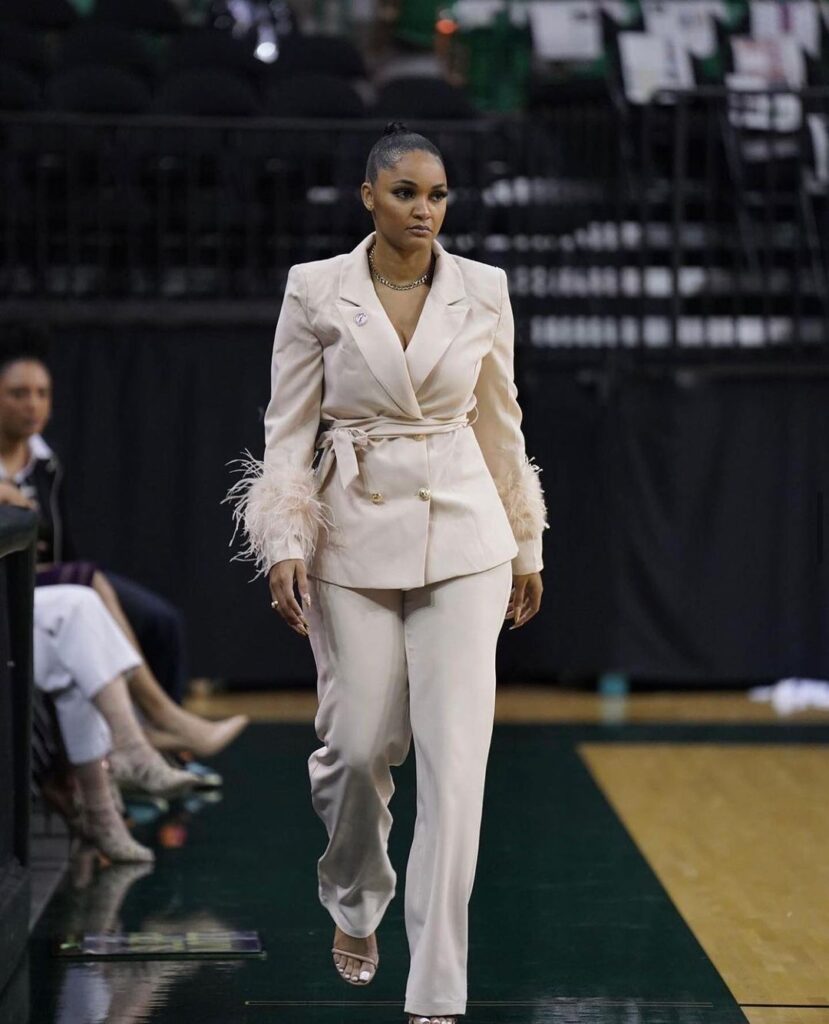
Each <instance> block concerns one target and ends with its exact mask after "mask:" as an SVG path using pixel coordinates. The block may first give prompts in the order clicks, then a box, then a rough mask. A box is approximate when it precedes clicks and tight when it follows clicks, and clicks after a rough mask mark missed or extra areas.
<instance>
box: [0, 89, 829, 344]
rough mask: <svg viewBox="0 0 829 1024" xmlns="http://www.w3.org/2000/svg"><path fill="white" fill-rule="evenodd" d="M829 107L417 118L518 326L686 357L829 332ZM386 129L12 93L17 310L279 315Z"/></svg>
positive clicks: (3, 125)
mask: <svg viewBox="0 0 829 1024" xmlns="http://www.w3.org/2000/svg"><path fill="white" fill-rule="evenodd" d="M666 101H669V102H666ZM793 104H794V106H793ZM797 106H799V108H800V118H799V120H798V118H797V116H796V110H795V107H797ZM764 111H765V113H764ZM827 119H829V90H825V89H824V90H819V89H814V90H807V91H805V92H802V93H799V94H797V95H796V96H792V95H791V94H789V95H788V96H785V95H783V94H780V93H779V92H774V93H772V92H769V93H767V94H764V93H755V94H734V93H728V92H726V91H725V90H717V89H706V90H695V91H694V92H693V93H687V94H683V93H674V94H671V95H670V96H668V95H667V94H662V95H659V96H657V97H655V98H654V100H653V101H652V102H651V103H650V104H647V105H645V106H642V107H633V106H627V105H620V106H616V107H614V106H613V105H612V104H611V103H610V102H609V100H607V101H605V100H601V99H599V100H596V99H592V100H585V101H583V102H571V103H568V104H567V105H563V106H562V107H561V108H559V109H556V110H555V111H554V112H552V113H551V114H550V115H549V116H545V117H543V118H536V119H527V118H518V117H503V118H496V119H486V120H483V119H482V120H478V121H472V122H446V121H444V122H434V123H426V122H423V123H420V124H418V125H417V126H416V127H417V128H418V129H419V130H422V131H423V132H424V133H425V134H427V135H428V136H429V137H431V138H432V139H434V141H435V142H436V143H437V144H438V146H440V148H441V149H442V151H443V152H444V154H445V157H446V162H447V172H448V180H449V184H450V191H451V193H452V195H451V200H450V204H449V209H448V212H447V218H446V223H445V229H444V232H443V235H442V239H443V240H444V241H445V244H446V245H447V247H448V248H449V249H450V250H452V251H454V252H457V253H458V254H460V255H464V256H469V257H472V258H475V259H482V260H485V261H487V262H490V263H495V264H498V265H500V266H503V267H505V268H506V269H507V271H508V273H509V276H510V284H511V294H512V297H513V303H514V306H515V311H516V318H517V322H518V324H519V328H520V340H521V342H522V343H524V344H527V345H530V346H531V347H532V348H534V349H535V350H537V351H538V352H539V354H544V355H546V354H551V355H553V354H554V355H555V356H566V355H568V354H571V355H572V354H575V355H576V356H577V357H578V358H579V359H584V358H589V357H590V354H591V353H601V352H603V351H606V350H608V349H625V350H630V351H634V352H642V353H645V354H653V355H655V356H659V355H662V354H673V353H677V352H681V353H683V354H685V355H687V356H688V357H693V356H694V354H696V353H703V354H709V355H710V353H711V352H718V353H719V352H725V351H736V352H743V351H746V350H759V349H764V350H775V351H776V350H780V349H781V348H785V349H786V351H787V352H791V351H796V352H811V351H815V350H817V349H820V350H825V349H826V347H827V345H829V300H827V277H826V273H827V266H829V253H828V252H827V245H829V241H828V240H829V220H827V217H829V214H827V193H828V192H829V184H828V183H827V178H828V177H829V172H827V170H826V168H827V164H829V155H827V153H824V152H823V150H822V149H821V146H822V142H821V139H822V137H823V136H822V135H821V132H822V131H823V126H824V125H825V123H826V122H827ZM381 131H382V124H381V123H379V122H376V121H362V120H355V121H330V122H324V121H323V122H320V121H316V122H296V121H287V120H273V119H250V120H234V121H224V120H214V119H208V118H200V119H198V120H194V119H173V118H151V117H130V118H118V119H116V118H104V117H97V116H96V117H90V116H81V115H77V116H75V115H52V114H38V115H33V114H25V115H23V114H19V115H17V114H2V115H0V174H1V175H2V178H0V180H2V182H3V189H2V194H0V238H2V253H0V294H2V295H3V296H4V297H5V299H6V300H7V302H6V310H7V313H6V315H11V314H9V313H8V310H11V311H12V313H13V314H14V315H15V316H18V315H20V313H21V311H23V312H25V311H27V310H28V311H30V312H34V313H39V314H40V315H49V316H56V317H66V316H69V315H80V314H79V311H81V312H82V313H83V315H84V316H87V317H88V316H95V310H100V311H102V312H101V315H102V316H103V315H104V314H105V315H106V316H107V317H110V318H112V317H130V316H136V317H139V316H140V317H141V318H143V319H146V318H147V317H152V316H153V314H154V312H155V313H157V314H158V316H159V319H160V320H163V319H164V318H165V317H166V316H167V313H168V312H169V309H170V306H171V304H172V303H175V304H176V311H177V315H179V316H182V315H183V316H188V315H189V316H192V317H194V318H199V317H203V318H206V319H210V320H213V318H214V316H215V310H216V307H217V304H222V307H223V309H224V310H225V311H226V314H227V316H228V317H231V318H232V317H234V316H238V317H240V318H244V319H246V320H250V319H261V320H262V321H263V322H268V323H271V322H272V320H273V316H274V310H275V308H276V306H277V304H278V297H279V295H280V292H281V287H282V284H283V282H284V278H285V275H286V273H287V270H288V267H289V266H290V265H291V264H293V263H296V262H301V261H304V260H310V259H318V258H322V257H326V256H329V255H332V254H334V253H336V252H342V251H347V250H349V249H351V248H352V247H353V246H354V244H356V242H357V241H358V240H359V239H360V238H361V237H363V235H365V234H366V233H367V232H368V231H369V230H370V229H371V222H370V220H369V218H368V216H367V214H366V212H365V211H364V210H363V208H362V204H361V202H360V198H359V185H360V182H361V181H362V180H363V175H364V167H365V157H366V154H367V152H368V150H369V148H370V146H371V144H372V143H373V141H374V140H375V139H376V138H377V137H378V135H379V134H380V132H381ZM67 299H71V300H73V301H72V302H70V303H67V302H66V301H65V300H67ZM8 300H11V302H9V301H8ZM107 300H109V301H107Z"/></svg>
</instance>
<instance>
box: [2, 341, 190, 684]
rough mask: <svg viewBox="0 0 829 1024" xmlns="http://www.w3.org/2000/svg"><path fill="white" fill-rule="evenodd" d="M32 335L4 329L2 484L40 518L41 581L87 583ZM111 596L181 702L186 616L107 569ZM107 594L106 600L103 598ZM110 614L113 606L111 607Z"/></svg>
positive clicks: (48, 386) (44, 374) (45, 374)
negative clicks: (78, 570)
mask: <svg viewBox="0 0 829 1024" xmlns="http://www.w3.org/2000/svg"><path fill="white" fill-rule="evenodd" d="M42 349H43V344H42V341H41V340H40V339H39V338H38V336H37V335H36V334H35V332H34V331H33V330H29V329H26V328H21V327H19V328H4V333H3V338H2V344H0V484H1V485H2V490H3V492H4V493H5V496H6V497H5V500H10V498H9V495H10V494H11V493H12V491H13V490H16V491H17V493H18V495H22V496H23V497H24V498H26V499H28V501H29V503H30V505H31V506H32V507H34V508H36V509H37V511H38V513H39V516H40V535H39V541H38V555H37V557H38V563H39V567H40V572H39V574H38V575H39V577H40V579H41V580H42V581H44V582H62V583H78V582H85V581H82V580H79V579H72V578H69V577H67V576H66V572H67V569H66V566H65V565H62V564H61V563H72V562H76V561H77V560H78V555H77V550H76V548H75V544H74V542H73V538H72V534H71V531H70V529H69V522H68V517H67V509H66V473H65V468H64V466H63V465H62V464H61V462H60V460H59V459H58V457H57V456H56V454H55V453H54V452H53V451H52V449H51V447H50V446H49V445H48V444H47V443H46V442H45V441H44V440H43V438H42V436H41V433H42V431H43V430H44V429H45V427H46V425H47V424H48V422H49V419H50V417H51V414H52V380H51V376H50V374H49V371H48V369H47V367H46V364H45V362H44V358H43V354H42ZM99 577H100V579H104V578H106V580H107V582H108V584H109V586H108V593H109V594H115V595H117V601H118V603H119V607H120V608H121V609H123V613H124V614H125V617H126V619H127V620H129V622H130V624H131V628H132V630H133V631H134V633H135V634H137V637H138V640H139V641H140V647H141V650H142V651H143V652H144V656H145V658H146V660H147V661H148V663H149V664H150V665H151V666H152V667H153V671H154V675H155V676H156V678H157V679H159V680H160V682H161V684H162V686H163V687H164V689H165V690H166V691H167V692H168V693H169V694H170V695H171V696H172V697H173V698H174V699H175V700H177V701H180V700H181V698H182V697H183V696H184V688H185V685H186V675H187V673H186V666H185V661H186V658H185V643H184V626H183V620H182V616H181V613H180V612H179V610H178V609H177V608H176V607H174V605H172V604H171V603H170V602H169V601H167V600H165V599H164V598H162V597H160V596H159V595H158V594H155V593H153V592H152V591H150V590H148V589H147V588H146V587H143V586H141V585H140V584H138V583H136V582H134V581H133V580H129V579H126V578H125V577H123V576H120V575H118V574H116V573H113V572H109V571H107V572H106V574H105V575H104V573H99ZM101 596H102V597H105V598H106V596H107V595H104V594H103V593H102V595H101ZM110 610H112V609H110Z"/></svg>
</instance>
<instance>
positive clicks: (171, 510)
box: [48, 308, 829, 683]
mask: <svg viewBox="0 0 829 1024" xmlns="http://www.w3.org/2000/svg"><path fill="white" fill-rule="evenodd" d="M277 314H278V309H277V308H275V309H274V318H273V319H274V323H275V321H276V316H277ZM271 341H272V330H270V329H265V328H261V327H240V328H237V329H234V328H231V327H228V326H222V325H218V326H216V327H212V328H195V327H193V328H187V327H180V328H169V329H159V328H157V327H151V326H142V325H135V326H131V327H120V328H118V329H117V330H114V329H113V330H104V329H101V328H94V329H92V328H87V329H81V328H76V327H73V328H64V329H61V330H59V331H58V332H57V338H56V344H55V346H54V354H53V357H52V367H53V371H54V376H55V386H56V411H55V416H54V420H53V424H52V427H51V429H50V431H49V433H48V437H49V440H50V441H51V442H52V443H53V445H54V446H55V448H56V449H57V450H58V452H59V453H60V454H61V456H62V457H63V460H64V462H65V464H66V468H67V486H68V497H69V504H70V511H71V516H72V530H73V533H74V534H75V536H76V537H77V541H78V546H79V548H80V550H81V553H82V554H83V555H84V556H86V557H90V558H93V559H95V560H97V561H98V562H99V563H100V564H101V565H102V566H103V567H108V568H111V569H113V570H117V571H120V572H123V573H125V574H127V575H129V576H132V577H133V578H135V579H137V580H139V581H141V582H143V583H145V584H146V585H148V586H150V587H152V588H154V589H156V590H157V591H159V592H160V593H163V594H164V595H166V596H167V597H169V598H170V599H172V600H173V601H175V602H176V603H178V604H179V605H180V606H182V608H183V609H184V611H185V613H186V618H187V622H188V627H189V637H190V645H191V659H192V669H193V671H194V673H195V674H205V675H211V676H217V677H223V678H229V679H235V680H251V681H253V680H257V681H270V682H285V683H287V682H296V681H305V682H309V683H310V682H312V681H313V679H314V665H313V658H312V657H311V653H310V648H309V646H308V642H307V640H304V639H302V638H300V637H298V636H297V635H296V634H294V633H293V632H292V631H290V630H289V629H288V628H287V627H286V626H285V625H284V624H283V623H282V622H281V620H279V619H278V618H277V617H276V616H274V615H273V613H272V612H271V610H270V608H269V605H268V595H267V588H266V585H265V583H264V582H263V581H262V580H259V581H257V582H256V583H248V581H249V579H250V578H251V576H252V571H253V570H252V567H251V566H250V565H248V564H245V563H232V562H231V561H230V556H231V554H232V551H231V549H230V548H229V547H228V543H229V540H230V536H231V532H232V524H231V518H230V511H229V508H228V506H222V505H221V504H220V502H221V500H222V497H223V496H224V494H225V492H226V490H227V488H228V486H229V485H230V483H231V482H232V480H233V479H234V477H233V475H232V472H231V468H230V467H229V466H228V463H229V462H231V460H233V459H235V458H237V457H238V456H239V455H240V453H241V452H242V450H243V449H245V448H250V450H251V451H252V452H253V453H254V454H255V455H256V456H257V457H260V456H261V454H262V444H263V441H262V415H263V412H264V408H265V405H266V403H267V400H268V393H269V362H270V349H271ZM531 355H532V353H527V352H523V353H521V355H520V358H519V361H518V363H519V392H520V396H521V401H522V406H523V408H524V415H525V418H524V428H525V434H526V438H527V449H528V452H529V453H530V454H531V455H534V456H535V458H536V461H537V462H538V463H539V464H540V465H541V466H542V467H543V473H542V477H541V479H542V483H543V485H544V487H545V490H546V493H547V498H548V505H549V509H550V516H549V521H550V527H551V528H550V529H549V530H547V531H545V535H544V539H545V572H544V585H545V594H544V605H543V608H542V611H541V613H540V614H539V615H538V617H537V618H536V619H535V620H534V621H533V622H532V623H531V624H529V625H528V626H526V627H525V628H524V629H521V630H516V631H515V632H514V633H508V632H507V631H506V630H505V631H504V634H503V637H502V643H501V648H500V652H499V668H500V671H501V673H502V674H505V675H506V676H508V677H509V678H515V679H535V678H538V679H543V678H546V679H549V678H567V677H577V676H585V675H592V674H595V673H600V672H603V671H607V670H609V669H618V670H621V671H625V672H628V673H631V674H632V675H634V676H636V677H640V678H643V679H664V680H677V681H681V682H700V683H704V682H713V681H718V682H719V681H723V682H724V681H728V680H734V681H736V680H746V681H747V680H758V679H769V678H775V677H778V676H781V675H788V674H799V675H807V674H808V675H811V676H823V677H826V676H829V629H827V611H828V610H829V581H827V568H826V560H825V557H824V555H823V552H822V533H821V531H822V529H823V526H824V524H823V519H824V518H825V514H826V513H825V501H824V496H825V495H826V493H827V479H829V474H828V473H827V469H828V468H829V467H828V466H827V462H829V457H827V453H826V444H827V440H829V379H827V378H817V377H816V378H814V379H807V378H783V377H781V378H779V379H755V378H748V377H746V378H733V379H732V378H728V379H719V378H716V377H712V378H707V377H699V378H698V379H696V381H695V382H694V380H693V379H691V378H688V377H682V376H680V377H679V378H674V377H672V376H664V377H660V378H658V379H656V378H651V377H649V376H647V375H646V374H644V373H627V374H625V375H623V376H621V377H619V378H618V379H617V380H616V382H615V385H614V386H613V387H611V388H610V389H609V391H606V390H604V389H602V388H596V387H593V386H586V385H585V384H584V383H583V376H582V375H580V374H579V373H578V372H577V371H575V370H573V369H566V370H565V369H562V368H560V367H559V368H550V367H549V366H547V367H541V366H538V365H531V358H530V357H531ZM367 372H368V371H367Z"/></svg>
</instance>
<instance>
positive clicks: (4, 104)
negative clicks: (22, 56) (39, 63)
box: [0, 63, 42, 110]
mask: <svg viewBox="0 0 829 1024" xmlns="http://www.w3.org/2000/svg"><path fill="white" fill-rule="evenodd" d="M41 105H42V102H41V95H40V89H39V88H38V84H37V82H36V81H35V79H34V78H32V76H31V75H29V74H27V72H25V71H24V70H23V69H22V68H16V67H14V65H12V64H5V63H4V64H0V110H37V109H38V108H39V107H40V106H41Z"/></svg>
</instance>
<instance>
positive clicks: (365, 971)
mask: <svg viewBox="0 0 829 1024" xmlns="http://www.w3.org/2000/svg"><path fill="white" fill-rule="evenodd" d="M332 945H334V946H336V947H337V948H338V949H343V950H346V951H347V952H349V953H354V956H343V955H342V954H340V953H334V964H335V966H336V968H337V970H338V971H339V972H340V974H341V975H342V976H343V978H345V980H346V981H350V982H351V983H352V984H353V985H367V984H368V983H369V982H370V981H371V979H372V978H373V977H374V974H375V971H376V970H377V968H376V966H375V965H374V964H373V963H371V962H370V961H369V960H364V959H362V958H361V954H362V955H363V956H365V955H368V956H370V957H372V958H373V959H375V960H379V958H378V956H377V936H376V935H375V934H374V933H372V934H371V935H369V936H368V938H365V939H360V938H356V937H355V936H353V935H347V934H346V933H345V932H344V931H342V929H341V928H339V927H335V929H334V942H333V943H332Z"/></svg>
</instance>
